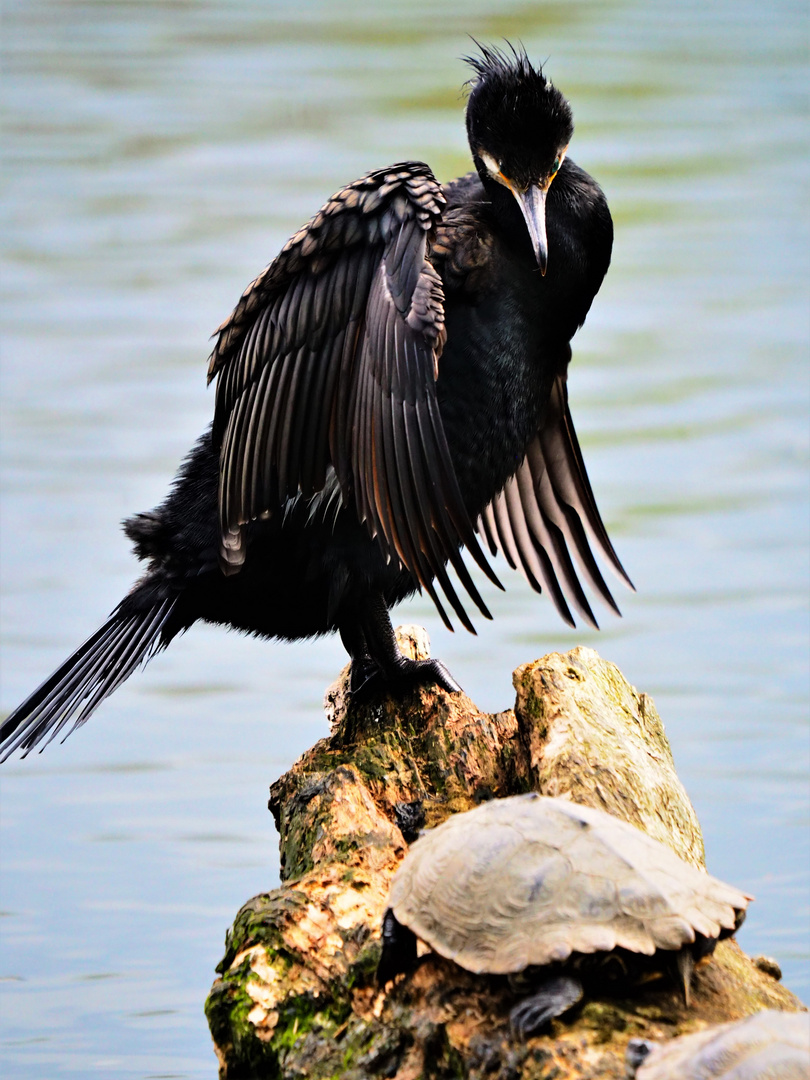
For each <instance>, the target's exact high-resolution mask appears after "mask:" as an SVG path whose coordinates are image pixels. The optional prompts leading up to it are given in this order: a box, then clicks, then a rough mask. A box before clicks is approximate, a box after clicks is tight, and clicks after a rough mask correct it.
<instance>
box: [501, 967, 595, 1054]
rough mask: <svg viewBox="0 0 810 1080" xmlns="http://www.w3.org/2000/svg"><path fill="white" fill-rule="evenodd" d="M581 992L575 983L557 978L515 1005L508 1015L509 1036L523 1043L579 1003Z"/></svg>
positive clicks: (560, 976)
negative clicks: (510, 1030)
mask: <svg viewBox="0 0 810 1080" xmlns="http://www.w3.org/2000/svg"><path fill="white" fill-rule="evenodd" d="M583 993H584V991H583V989H582V983H581V982H580V981H579V980H578V979H574V978H571V977H570V976H568V975H559V976H557V977H556V978H554V979H549V980H548V982H545V983H543V985H542V986H541V987H540V988H539V989H538V990H536V991H535V993H533V994H532V995H531V996H530V997H527V998H524V1000H523V1001H519V1002H518V1004H517V1005H515V1007H514V1009H512V1011H511V1012H510V1014H509V1025H510V1027H511V1028H512V1033H513V1034H514V1035H515V1036H516V1037H517V1038H518V1039H521V1040H523V1041H525V1040H526V1039H528V1038H529V1037H530V1036H531V1035H534V1034H535V1032H537V1031H540V1029H541V1028H543V1027H545V1026H546V1024H548V1023H549V1022H550V1021H551V1020H553V1019H554V1018H555V1016H562V1014H563V1013H565V1012H568V1010H569V1009H571V1008H573V1006H574V1005H576V1004H577V1002H578V1001H581V1000H582V995H583Z"/></svg>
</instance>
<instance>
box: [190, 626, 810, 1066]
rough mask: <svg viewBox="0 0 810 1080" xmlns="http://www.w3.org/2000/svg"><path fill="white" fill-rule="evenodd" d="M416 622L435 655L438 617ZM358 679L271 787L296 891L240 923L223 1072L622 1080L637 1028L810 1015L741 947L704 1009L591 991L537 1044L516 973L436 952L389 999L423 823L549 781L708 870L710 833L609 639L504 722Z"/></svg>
mask: <svg viewBox="0 0 810 1080" xmlns="http://www.w3.org/2000/svg"><path fill="white" fill-rule="evenodd" d="M398 634H399V637H400V644H401V646H402V648H403V650H404V651H406V652H407V653H408V654H409V655H411V656H412V657H414V658H415V659H421V658H424V657H426V656H427V655H428V652H427V644H426V637H425V635H424V631H422V630H421V629H420V628H418V627H406V628H402V629H401V630H400V631H398ZM347 673H348V669H346V671H344V672H343V674H342V675H341V677H340V679H339V680H338V682H337V683H335V685H334V686H333V687H331V688H330V690H329V691H328V693H327V701H326V708H327V714H328V715H329V717H330V719H331V721H332V727H333V730H332V735H331V737H329V738H327V739H322V740H321V741H320V742H318V743H317V744H316V745H315V746H314V747H313V748H312V749H311V750H310V751H308V752H307V753H306V754H304V756H303V757H302V758H301V759H300V760H299V761H298V762H297V763H296V764H295V765H294V766H293V768H292V769H291V770H290V771H289V772H288V773H287V774H286V775H284V776H282V777H281V778H280V779H279V780H277V781H276V782H275V783H274V784H273V786H272V788H271V795H270V809H271V811H272V812H273V815H274V817H275V820H276V824H277V826H278V829H279V833H280V846H281V874H282V881H283V884H282V886H281V887H280V888H279V889H275V890H273V891H272V892H269V893H265V894H262V895H260V896H256V897H254V898H253V899H252V900H250V901H249V902H248V903H247V904H245V906H244V907H243V908H242V910H241V911H240V912H239V913H238V915H237V916H236V920H235V922H234V925H233V927H232V929H231V930H230V931H229V933H228V936H227V941H226V952H225V956H224V958H223V960H222V962H221V963H220V965H219V967H218V969H217V970H218V972H219V978H218V979H217V980H216V982H215V983H214V986H213V988H212V990H211V993H210V996H209V998H208V1001H207V1004H206V1013H207V1016H208V1021H209V1025H210V1028H211V1034H212V1036H213V1039H214V1044H215V1048H216V1051H217V1056H218V1058H219V1062H220V1077H221V1078H222V1080H241V1078H251V1080H262V1078H265V1077H266V1078H276V1077H279V1078H282V1077H283V1078H299V1077H300V1078H304V1077H306V1078H307V1080H326V1078H327V1077H329V1078H331V1077H346V1078H347V1080H366V1078H376V1077H392V1078H396V1080H418V1078H422V1077H424V1078H428V1077H435V1078H440V1077H448V1078H449V1077H454V1078H455V1077H465V1078H469V1080H479V1078H480V1080H483V1078H484V1077H486V1078H488V1080H552V1078H554V1080H567V1078H568V1077H577V1078H579V1080H590V1078H592V1080H622V1078H623V1077H624V1075H625V1067H624V1054H625V1050H626V1047H627V1043H628V1041H629V1040H630V1039H631V1038H639V1037H640V1038H649V1039H655V1040H666V1039H669V1038H672V1037H673V1036H676V1035H680V1034H684V1033H687V1032H690V1031H695V1030H699V1029H700V1028H702V1027H704V1026H705V1025H706V1024H709V1023H718V1022H722V1021H726V1020H733V1019H738V1018H740V1017H743V1016H747V1015H749V1014H751V1013H753V1012H756V1011H758V1010H760V1009H763V1008H776V1009H784V1010H790V1011H795V1010H799V1009H802V1008H803V1006H802V1004H801V1002H799V1001H798V999H796V998H795V997H794V996H793V995H792V994H791V993H790V992H789V991H788V990H786V989H785V988H784V987H783V986H782V985H781V984H780V983H779V982H778V981H777V980H776V979H775V978H774V977H773V968H770V967H769V965H768V964H766V963H762V962H761V961H760V962H758V963H754V962H753V961H752V960H750V959H749V958H748V957H746V956H745V955H744V953H743V952H742V951H741V950H740V948H739V946H738V945H737V944H736V943H735V942H734V941H733V940H730V941H724V942H721V943H720V944H719V945H718V947H717V950H716V952H715V954H714V957H713V958H712V960H711V962H709V963H707V964H705V966H701V967H699V969H698V971H697V972H696V976H695V982H694V986H693V1000H692V1004H691V1007H690V1008H689V1009H686V1008H685V1007H684V1005H683V1003H682V1001H681V999H680V997H679V995H678V993H677V992H676V990H675V989H674V987H671V986H665V985H653V986H650V987H649V988H646V989H645V990H644V991H643V992H642V991H638V992H637V993H636V994H635V995H634V996H633V997H631V998H621V999H619V998H607V997H605V998H604V999H603V1000H600V999H596V1000H593V999H592V1000H590V1001H589V1002H588V1003H587V1004H586V1005H585V1006H584V1007H583V1008H582V1009H581V1010H580V1012H579V1014H577V1015H575V1017H574V1019H573V1020H569V1019H565V1020H562V1021H555V1022H554V1023H553V1024H552V1027H551V1030H550V1031H549V1032H548V1033H547V1034H544V1035H542V1036H539V1037H535V1038H533V1039H531V1040H529V1042H528V1043H526V1044H521V1043H516V1042H515V1041H514V1039H513V1038H512V1036H511V1034H510V1031H509V1024H508V1015H509V1010H510V1008H511V1006H512V1004H514V1001H515V997H514V995H513V994H512V992H511V991H510V989H509V986H508V984H507V982H506V981H505V980H504V979H502V978H501V979H499V978H497V977H484V978H482V977H480V976H473V975H470V974H468V973H467V972H465V971H462V970H461V969H460V968H459V967H457V966H456V965H455V964H453V963H451V962H449V961H446V960H443V959H442V958H440V957H438V956H435V955H433V954H429V955H426V956H425V957H424V958H423V960H422V961H421V963H420V964H419V966H418V967H417V969H416V970H415V972H414V973H412V974H411V975H409V976H401V977H399V979H398V980H397V982H396V984H395V985H393V986H389V988H388V992H387V993H384V992H383V991H381V990H380V989H379V988H378V987H377V985H376V981H375V971H376V966H377V960H378V958H379V953H380V926H381V921H382V916H383V912H384V910H385V907H386V898H387V895H388V886H389V882H390V880H391V877H392V875H393V874H394V872H395V871H396V869H397V867H398V865H399V863H400V862H401V860H402V858H403V856H404V854H405V852H406V851H407V847H408V840H409V839H412V838H413V836H414V835H415V834H416V832H417V831H418V830H419V829H420V828H430V827H431V826H434V825H437V824H439V823H440V822H441V821H443V820H444V819H445V818H446V817H447V816H448V815H450V814H453V813H457V812H459V811H463V810H468V809H470V808H471V807H473V806H475V805H477V804H478V803H480V802H481V801H482V800H485V799H491V798H499V797H502V796H505V795H513V794H518V793H520V792H524V791H530V790H535V791H539V792H541V793H542V794H546V795H567V796H569V797H570V798H571V799H572V800H574V801H576V802H579V803H584V804H587V805H591V806H597V807H599V808H601V809H603V810H606V811H608V812H609V813H611V814H614V815H615V816H617V817H620V818H623V819H624V820H626V821H629V822H631V823H632V824H634V825H636V826H637V827H639V828H641V829H644V830H645V831H646V832H648V833H649V834H650V835H651V836H654V837H655V838H656V839H658V840H661V841H662V842H664V843H666V844H668V845H669V846H670V847H671V848H673V850H674V851H676V852H677V853H678V854H679V855H680V856H681V857H682V858H684V859H686V860H688V861H690V862H692V863H694V864H695V865H698V866H702V865H703V840H702V837H701V832H700V826H699V824H698V821H697V818H696V816H695V812H694V810H693V808H692V806H691V804H690V802H689V799H688V797H687V795H686V792H685V791H684V789H683V786H682V785H681V783H680V781H679V779H678V776H677V774H676V772H675V767H674V764H673V760H672V754H671V751H670V748H669V744H668V742H667V738H666V735H665V733H664V728H663V724H662V723H661V720H660V717H659V716H658V713H657V712H656V710H655V706H654V704H653V702H652V700H651V699H650V698H649V697H648V696H647V695H646V694H640V693H638V692H637V691H636V690H635V689H634V688H633V687H632V686H630V685H629V684H628V683H627V682H626V680H625V679H624V677H623V676H622V674H621V672H620V671H619V670H618V668H617V667H615V665H613V664H610V663H608V662H606V661H605V660H602V659H601V658H600V657H599V656H598V655H597V653H595V652H594V651H593V650H591V649H585V648H577V649H573V650H572V651H571V652H569V653H565V654H559V653H552V654H551V655H549V656H546V657H544V658H543V659H541V660H536V661H534V662H533V663H530V664H524V665H523V666H522V667H520V668H518V669H517V671H516V672H515V674H514V684H515V689H516V691H517V699H516V703H515V708H514V710H507V711H505V712H501V713H495V714H488V713H482V712H481V711H480V710H479V709H477V708H476V706H475V705H474V704H473V702H472V701H470V700H469V698H467V697H465V696H464V695H451V694H447V693H445V692H444V691H443V690H440V689H437V688H433V687H430V688H423V689H420V690H415V691H413V692H412V693H411V694H409V695H408V696H406V697H405V698H403V699H401V700H399V701H396V702H395V701H393V700H391V699H383V700H380V701H377V702H376V703H372V704H367V705H360V706H354V705H352V704H351V702H350V699H349V695H348V691H347ZM734 884H736V885H739V886H741V887H742V888H743V889H744V888H745V882H734Z"/></svg>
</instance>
